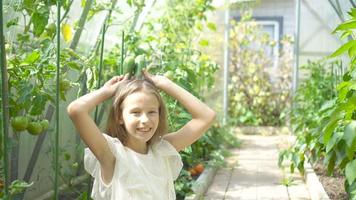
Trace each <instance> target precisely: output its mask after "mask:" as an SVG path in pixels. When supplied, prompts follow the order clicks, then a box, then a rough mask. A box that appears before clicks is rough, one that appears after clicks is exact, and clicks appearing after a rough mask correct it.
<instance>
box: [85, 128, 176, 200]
mask: <svg viewBox="0 0 356 200" xmlns="http://www.w3.org/2000/svg"><path fill="white" fill-rule="evenodd" d="M103 135H104V137H105V138H106V140H107V141H108V144H109V147H110V149H111V151H112V152H113V154H114V155H115V157H116V164H115V169H114V175H113V178H112V181H111V182H110V183H109V184H105V183H104V182H103V180H102V177H101V167H100V163H99V161H98V160H97V159H96V157H95V156H94V154H93V153H92V152H91V151H90V149H89V148H85V152H84V168H85V170H86V171H87V172H88V173H89V174H90V175H91V176H92V177H94V183H93V189H92V193H91V197H92V198H93V199H94V200H131V199H132V200H174V199H175V198H176V196H175V191H174V183H173V181H174V180H176V179H177V177H178V176H179V173H180V171H181V169H182V167H183V163H182V159H181V157H180V155H179V153H178V152H177V151H176V149H175V148H174V147H173V146H172V145H171V144H170V143H169V142H168V141H166V140H164V139H161V140H160V141H158V142H156V143H155V144H153V145H151V146H150V148H149V150H148V153H147V154H140V153H137V152H135V151H133V150H131V149H130V148H128V147H125V146H123V145H122V143H121V142H120V140H119V139H117V138H113V137H111V136H109V135H107V134H103Z"/></svg>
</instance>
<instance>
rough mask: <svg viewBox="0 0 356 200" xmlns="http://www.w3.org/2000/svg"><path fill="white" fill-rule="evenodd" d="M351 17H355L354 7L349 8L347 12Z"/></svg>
mask: <svg viewBox="0 0 356 200" xmlns="http://www.w3.org/2000/svg"><path fill="white" fill-rule="evenodd" d="M347 13H348V14H349V15H350V16H351V17H354V18H356V8H351V11H349V12H347Z"/></svg>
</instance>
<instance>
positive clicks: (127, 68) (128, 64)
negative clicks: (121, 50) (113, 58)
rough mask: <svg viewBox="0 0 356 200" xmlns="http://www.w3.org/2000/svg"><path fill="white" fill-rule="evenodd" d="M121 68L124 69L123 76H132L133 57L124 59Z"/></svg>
mask: <svg viewBox="0 0 356 200" xmlns="http://www.w3.org/2000/svg"><path fill="white" fill-rule="evenodd" d="M123 67H124V69H123V71H124V74H130V75H132V73H133V71H134V69H135V57H133V56H128V57H126V58H125V60H124V64H123Z"/></svg>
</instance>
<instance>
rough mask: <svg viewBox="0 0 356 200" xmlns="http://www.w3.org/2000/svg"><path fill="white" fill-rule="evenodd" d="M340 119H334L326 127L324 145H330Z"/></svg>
mask: <svg viewBox="0 0 356 200" xmlns="http://www.w3.org/2000/svg"><path fill="white" fill-rule="evenodd" d="M338 120H339V119H338V118H337V117H333V118H332V119H331V120H330V121H329V123H328V124H327V125H326V126H325V128H324V131H323V132H324V137H323V142H324V144H328V143H329V141H330V139H331V135H332V133H333V131H334V129H335V127H336V125H337V122H338Z"/></svg>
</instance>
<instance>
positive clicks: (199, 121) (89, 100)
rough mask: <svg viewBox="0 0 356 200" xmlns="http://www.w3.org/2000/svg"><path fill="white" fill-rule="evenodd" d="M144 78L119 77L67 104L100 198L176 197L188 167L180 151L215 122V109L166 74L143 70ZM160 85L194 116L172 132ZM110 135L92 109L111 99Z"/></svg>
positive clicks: (167, 199) (169, 199)
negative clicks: (176, 184) (178, 182)
mask: <svg viewBox="0 0 356 200" xmlns="http://www.w3.org/2000/svg"><path fill="white" fill-rule="evenodd" d="M143 75H144V80H137V79H132V80H130V79H129V78H128V75H125V76H122V75H121V76H115V77H113V78H112V79H111V80H109V81H108V82H106V83H105V84H104V86H102V87H101V88H100V89H98V90H96V91H93V92H91V93H89V94H86V95H84V96H82V97H80V98H78V99H77V100H75V101H73V102H72V103H71V104H70V105H69V106H68V108H67V112H68V115H69V116H70V118H71V119H72V121H73V123H74V125H75V127H76V129H77V131H78V133H79V134H80V137H81V138H82V140H83V141H84V142H85V143H86V144H87V146H88V147H89V148H86V149H85V155H84V167H85V169H86V171H88V172H89V173H90V174H91V176H93V177H94V183H93V189H92V193H91V197H92V198H93V199H94V200H129V199H134V200H151V199H152V200H172V199H175V191H174V184H173V181H174V180H175V179H176V178H177V177H178V175H179V172H180V170H181V169H182V167H183V164H182V161H181V157H180V155H179V154H178V152H179V151H181V150H183V149H184V148H185V147H187V146H189V145H191V144H192V143H193V142H195V141H196V140H198V139H199V138H200V137H201V136H202V134H203V133H204V132H205V131H206V130H207V129H208V128H209V127H210V126H211V124H212V123H213V121H214V119H215V116H216V114H215V112H214V111H213V110H212V109H211V108H209V107H208V106H207V105H205V104H204V103H203V102H201V101H200V100H199V99H197V98H196V97H194V96H193V95H192V94H190V93H189V92H187V91H186V90H184V89H183V88H181V87H180V86H178V85H176V84H175V83H174V82H172V81H171V80H169V79H168V78H166V77H165V76H160V75H152V74H150V73H148V72H147V71H146V70H144V71H143ZM158 89H160V90H162V91H164V92H166V93H167V94H168V95H170V96H172V97H173V98H175V99H177V100H178V101H179V102H180V103H181V104H182V105H183V106H184V107H185V108H186V109H187V111H188V112H189V113H190V114H191V115H192V120H190V121H189V122H188V123H187V124H185V125H184V126H183V127H182V128H181V129H179V130H177V131H176V132H172V133H167V119H166V108H165V105H164V103H163V101H162V98H161V96H160V94H159V92H158ZM111 97H113V104H112V107H111V111H110V114H109V117H108V121H107V130H106V133H101V131H100V130H99V128H98V127H97V125H96V124H95V123H94V121H93V119H92V118H91V117H90V114H89V113H90V111H91V110H92V109H93V108H94V107H95V106H97V105H98V104H100V103H101V102H103V101H104V100H107V99H109V98H111Z"/></svg>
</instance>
